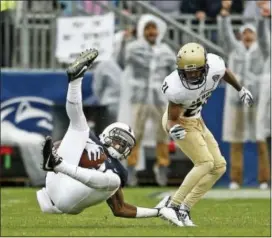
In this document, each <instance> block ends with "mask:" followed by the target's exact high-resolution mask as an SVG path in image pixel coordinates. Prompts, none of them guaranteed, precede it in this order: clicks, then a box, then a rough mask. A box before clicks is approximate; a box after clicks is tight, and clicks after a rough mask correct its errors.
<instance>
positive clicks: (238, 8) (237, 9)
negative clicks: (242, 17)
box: [221, 0, 244, 14]
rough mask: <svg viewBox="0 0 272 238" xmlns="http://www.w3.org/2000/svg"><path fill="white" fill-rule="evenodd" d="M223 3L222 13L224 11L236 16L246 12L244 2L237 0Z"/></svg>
mask: <svg viewBox="0 0 272 238" xmlns="http://www.w3.org/2000/svg"><path fill="white" fill-rule="evenodd" d="M221 3H222V8H221V13H222V11H227V12H230V13H236V14H242V13H243V10H244V4H243V0H235V1H232V0H230V1H228V0H222V2H221ZM223 14H224V13H223Z"/></svg>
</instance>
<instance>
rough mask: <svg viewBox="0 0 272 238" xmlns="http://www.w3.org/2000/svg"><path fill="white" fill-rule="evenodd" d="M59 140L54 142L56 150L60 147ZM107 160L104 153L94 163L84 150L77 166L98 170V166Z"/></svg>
mask: <svg viewBox="0 0 272 238" xmlns="http://www.w3.org/2000/svg"><path fill="white" fill-rule="evenodd" d="M60 143H61V140H59V141H55V142H54V146H55V147H56V148H58V147H59V146H60ZM106 159H107V155H106V154H105V153H102V154H101V155H100V158H99V159H98V160H96V161H94V160H90V159H89V156H88V153H87V151H86V150H84V151H83V153H82V155H81V158H80V161H79V166H80V167H82V168H95V169H98V168H99V166H100V165H101V164H102V163H103V162H104V161H105V160H106Z"/></svg>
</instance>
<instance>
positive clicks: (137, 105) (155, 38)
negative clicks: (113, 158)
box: [119, 14, 176, 186]
mask: <svg viewBox="0 0 272 238" xmlns="http://www.w3.org/2000/svg"><path fill="white" fill-rule="evenodd" d="M166 30H167V25H166V23H165V22H163V21H162V20H161V19H159V18H157V17H155V16H153V15H150V14H146V15H142V16H141V18H140V20H139V22H138V25H137V40H135V41H133V42H131V43H130V44H128V46H127V49H126V52H125V56H126V62H125V72H124V75H123V77H122V78H123V80H122V84H121V87H122V89H121V95H122V96H121V99H120V101H121V104H122V103H123V105H120V112H119V114H120V120H121V121H122V120H124V116H125V115H126V114H129V116H130V117H132V121H133V122H132V124H133V129H134V132H135V137H136V141H137V144H136V147H135V148H134V149H133V151H132V153H131V155H130V156H129V158H128V160H127V163H128V173H129V176H128V184H129V185H130V186H135V185H136V184H137V177H136V170H135V166H136V164H137V162H138V158H139V150H140V145H141V142H142V139H143V135H144V130H145V124H146V121H147V119H149V118H151V119H152V121H153V125H154V128H155V130H156V142H157V144H156V157H157V163H156V165H155V166H154V172H155V176H156V180H157V183H158V184H159V185H166V183H167V171H168V168H167V167H168V165H169V163H170V160H169V151H168V144H167V143H168V135H167V134H166V132H165V131H164V130H163V128H162V125H161V118H162V115H163V113H164V110H165V106H166V101H165V99H164V97H163V95H162V93H161V84H162V82H163V80H164V78H165V77H166V76H167V75H168V74H170V73H171V72H172V71H173V70H174V69H175V68H176V65H175V59H176V57H175V53H174V52H173V51H172V50H171V49H170V47H169V46H168V45H166V44H164V43H161V41H162V39H163V37H164V35H165V33H166ZM125 95H126V96H127V98H126V97H125ZM129 103H131V107H129V106H128V104H129ZM121 110H122V111H121ZM129 110H131V111H132V112H131V113H130V112H129ZM128 121H129V119H128ZM128 124H131V122H130V123H128Z"/></svg>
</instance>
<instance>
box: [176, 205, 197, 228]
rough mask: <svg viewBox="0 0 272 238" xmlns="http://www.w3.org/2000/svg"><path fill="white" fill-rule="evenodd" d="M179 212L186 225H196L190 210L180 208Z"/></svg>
mask: <svg viewBox="0 0 272 238" xmlns="http://www.w3.org/2000/svg"><path fill="white" fill-rule="evenodd" d="M178 212H179V216H180V217H181V219H182V221H183V224H184V225H185V226H196V225H195V224H194V223H193V221H192V219H191V216H190V211H188V210H185V209H182V208H180V209H179V211H178Z"/></svg>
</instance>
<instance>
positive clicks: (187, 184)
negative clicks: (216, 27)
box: [171, 162, 213, 206]
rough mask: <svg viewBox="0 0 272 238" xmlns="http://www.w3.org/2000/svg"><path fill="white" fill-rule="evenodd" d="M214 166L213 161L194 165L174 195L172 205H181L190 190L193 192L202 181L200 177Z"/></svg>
mask: <svg viewBox="0 0 272 238" xmlns="http://www.w3.org/2000/svg"><path fill="white" fill-rule="evenodd" d="M212 167H213V163H212V162H205V163H202V164H200V165H198V166H194V167H193V169H192V170H191V171H190V172H189V173H188V174H187V176H186V177H185V179H184V181H183V183H182V184H181V185H180V187H179V189H178V191H177V192H176V193H175V195H174V196H173V197H172V199H171V206H179V205H180V204H181V203H182V202H183V200H184V199H185V197H186V196H187V195H188V194H189V192H191V191H192V189H193V188H194V187H195V186H196V184H197V183H198V182H199V181H200V179H201V178H203V177H204V176H205V175H206V174H208V173H209V172H210V171H211V169H212Z"/></svg>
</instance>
